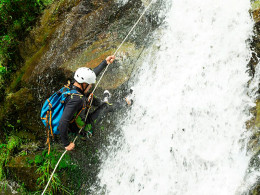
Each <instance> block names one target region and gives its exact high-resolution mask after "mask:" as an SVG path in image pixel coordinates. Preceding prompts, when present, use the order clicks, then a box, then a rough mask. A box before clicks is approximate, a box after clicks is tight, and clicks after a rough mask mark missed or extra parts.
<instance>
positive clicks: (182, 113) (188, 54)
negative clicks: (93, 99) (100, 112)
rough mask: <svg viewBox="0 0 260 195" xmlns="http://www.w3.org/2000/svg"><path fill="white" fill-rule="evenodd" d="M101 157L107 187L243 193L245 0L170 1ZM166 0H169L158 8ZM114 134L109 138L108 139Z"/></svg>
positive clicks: (181, 194)
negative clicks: (114, 133)
mask: <svg viewBox="0 0 260 195" xmlns="http://www.w3.org/2000/svg"><path fill="white" fill-rule="evenodd" d="M165 3H166V4H169V6H171V8H169V11H168V12H167V15H166V19H165V25H164V26H162V27H161V28H160V29H158V30H157V31H156V32H155V33H154V34H153V38H154V40H156V41H154V43H153V45H152V46H151V47H149V48H148V49H147V50H146V52H145V53H146V55H145V56H144V57H143V58H144V59H143V60H142V62H139V63H142V64H141V65H140V68H139V69H138V71H136V72H135V76H134V77H132V80H131V81H132V85H133V87H134V89H135V99H134V104H133V106H132V107H131V109H129V111H128V112H127V113H126V116H118V117H117V119H118V125H117V128H118V130H120V134H121V136H120V137H118V136H117V137H111V143H113V144H112V145H111V147H109V148H108V149H107V150H108V151H107V155H105V154H103V156H102V166H101V170H100V173H99V175H98V177H99V180H100V183H99V185H100V187H101V188H103V192H105V194H112V195H117V194H118V195H121V194H124V195H126V194H127V195H128V194H129V195H132V194H145V195H147V194H149V195H153V194H158V195H166V194H177V195H225V194H226V195H232V194H243V193H245V192H246V191H247V190H248V187H250V185H251V184H250V182H249V181H247V179H246V175H247V169H248V166H249V161H250V155H247V148H246V143H247V141H248V138H249V133H248V131H247V129H246V125H245V123H246V121H247V120H249V119H250V117H251V116H250V114H249V108H250V107H252V106H253V105H254V100H253V99H252V98H250V95H248V94H249V93H250V91H249V88H248V86H247V82H248V81H249V80H250V77H249V76H248V73H246V71H247V67H246V65H247V63H248V61H249V59H250V53H251V52H250V49H249V46H248V43H249V40H250V38H251V36H252V28H253V21H252V19H251V18H250V16H249V9H250V1H249V0H219V1H216V0H172V1H171V2H170V0H168V1H166V2H165ZM166 7H167V6H166ZM113 141H114V142H113Z"/></svg>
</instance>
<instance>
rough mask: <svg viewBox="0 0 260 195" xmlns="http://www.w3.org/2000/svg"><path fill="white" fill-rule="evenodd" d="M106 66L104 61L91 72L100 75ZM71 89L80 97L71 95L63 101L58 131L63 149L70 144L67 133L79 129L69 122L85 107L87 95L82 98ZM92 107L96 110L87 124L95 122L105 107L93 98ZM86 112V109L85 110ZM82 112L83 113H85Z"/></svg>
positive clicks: (104, 104)
mask: <svg viewBox="0 0 260 195" xmlns="http://www.w3.org/2000/svg"><path fill="white" fill-rule="evenodd" d="M106 66H107V62H106V60H104V61H102V62H101V63H100V64H99V65H98V66H97V67H96V68H95V69H94V70H93V71H94V72H95V73H96V76H98V75H99V74H100V72H101V71H102V70H103V69H104V68H105V67H106ZM72 88H73V89H76V90H77V91H78V92H79V93H80V94H81V95H83V96H78V95H73V96H68V97H67V98H66V100H65V107H64V111H63V114H62V116H61V119H60V122H59V127H58V130H59V131H60V136H61V141H62V143H63V145H64V146H65V147H67V146H68V145H69V144H70V141H69V138H68V131H71V132H74V133H77V132H78V131H79V127H78V126H77V124H76V122H75V121H74V122H72V123H70V121H72V120H73V118H75V115H77V113H79V112H80V111H81V110H82V108H83V106H84V107H85V104H86V102H87V101H86V100H87V97H88V95H86V96H84V93H83V91H82V90H81V89H80V88H78V87H76V86H74V85H72ZM92 105H93V106H98V108H97V109H96V110H95V111H94V112H92V113H90V114H89V115H88V118H87V122H86V123H87V124H93V123H94V121H95V120H97V118H98V117H99V115H100V113H101V112H102V111H103V110H104V109H105V108H106V107H107V104H106V103H102V102H101V101H100V100H98V99H97V98H95V97H94V99H93V103H92ZM86 110H87V109H86ZM86 110H84V111H86ZM82 114H83V115H84V114H85V112H82V113H81V115H82Z"/></svg>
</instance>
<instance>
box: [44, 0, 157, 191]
mask: <svg viewBox="0 0 260 195" xmlns="http://www.w3.org/2000/svg"><path fill="white" fill-rule="evenodd" d="M153 1H154V0H151V2H150V3H149V5H148V6H147V7H146V9H145V10H144V11H143V13H142V14H141V16H140V17H139V19H138V20H137V21H136V23H135V24H134V26H133V27H132V28H131V30H130V31H129V33H128V34H127V35H126V37H125V39H124V40H123V41H122V43H121V44H120V45H119V46H118V48H117V50H116V51H115V53H114V54H113V55H116V54H117V52H118V50H119V49H120V48H121V46H122V45H123V44H124V42H125V41H126V39H127V38H128V36H129V35H130V33H131V32H132V31H133V30H134V28H135V27H136V25H137V24H138V23H139V21H140V20H141V18H142V17H143V15H144V14H145V12H146V11H147V10H148V9H149V7H150V6H151V4H152V3H153ZM109 65H110V64H108V65H107V66H106V68H105V70H104V72H103V73H102V75H101V76H100V78H99V80H98V82H97V84H96V86H95V88H94V89H93V91H92V94H94V92H95V90H96V88H97V86H98V85H99V83H100V81H101V79H102V78H103V76H104V74H105V72H106V71H107V69H108V66H109ZM92 102H93V98H91V102H90V107H91V105H92ZM89 110H90V109H88V112H87V114H86V117H85V121H86V119H87V117H88V114H89ZM84 128H85V126H83V127H82V128H81V129H80V130H79V133H78V134H80V132H81V131H82V130H83V129H84ZM77 139H78V135H77V136H76V137H75V139H74V140H73V143H75V141H76V140H77ZM66 153H67V150H65V151H64V152H63V154H62V155H61V157H60V159H59V161H58V162H57V164H56V166H55V168H54V170H53V172H52V174H51V177H50V179H49V181H48V183H47V185H46V187H45V188H44V190H43V192H42V194H41V195H44V193H45V191H46V190H47V188H48V186H49V184H50V182H51V179H52V177H53V175H54V173H55V171H56V169H57V167H58V165H59V164H60V161H61V160H62V158H63V156H64V155H65V154H66Z"/></svg>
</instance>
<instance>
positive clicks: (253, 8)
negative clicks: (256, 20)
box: [251, 0, 260, 11]
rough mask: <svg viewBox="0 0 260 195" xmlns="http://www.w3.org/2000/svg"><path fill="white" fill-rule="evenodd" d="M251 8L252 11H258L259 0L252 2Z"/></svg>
mask: <svg viewBox="0 0 260 195" xmlns="http://www.w3.org/2000/svg"><path fill="white" fill-rule="evenodd" d="M251 6H252V10H253V11H254V10H257V9H259V8H260V0H256V1H254V2H252V4H251Z"/></svg>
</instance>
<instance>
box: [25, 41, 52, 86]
mask: <svg viewBox="0 0 260 195" xmlns="http://www.w3.org/2000/svg"><path fill="white" fill-rule="evenodd" d="M47 49H48V46H47V45H45V46H43V47H42V48H41V49H40V50H39V51H38V52H37V53H35V54H34V55H33V56H32V57H31V58H30V59H28V60H27V61H26V62H25V65H24V67H23V68H22V71H23V73H24V74H23V76H22V80H23V81H29V80H30V76H31V74H32V71H33V70H34V68H35V66H36V65H37V64H38V62H39V60H40V59H41V57H42V55H44V54H45V52H46V51H47Z"/></svg>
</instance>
